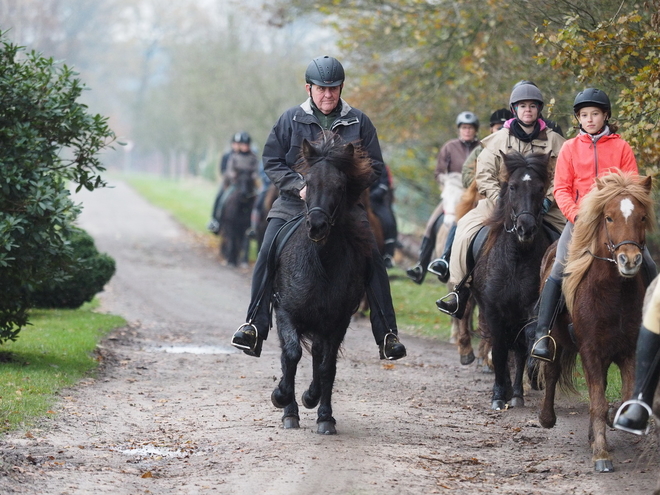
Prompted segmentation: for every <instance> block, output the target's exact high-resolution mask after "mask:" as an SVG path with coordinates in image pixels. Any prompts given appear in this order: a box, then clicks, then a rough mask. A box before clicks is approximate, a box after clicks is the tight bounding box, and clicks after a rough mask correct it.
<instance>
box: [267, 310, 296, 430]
mask: <svg viewBox="0 0 660 495" xmlns="http://www.w3.org/2000/svg"><path fill="white" fill-rule="evenodd" d="M277 324H278V334H279V337H280V347H281V349H282V356H281V358H280V362H281V365H282V378H281V379H280V383H279V384H278V386H277V387H276V388H275V390H273V393H272V394H271V397H270V398H271V401H272V402H273V405H274V406H275V407H277V408H280V409H282V408H284V416H283V418H282V421H283V422H284V426H285V428H298V419H299V418H298V404H297V403H296V401H295V381H296V371H297V369H298V363H299V362H300V358H301V357H302V347H301V345H300V339H299V337H298V334H297V333H296V331H295V328H294V327H293V325H292V324H291V323H290V321H288V318H286V317H283V316H281V315H278V319H277ZM287 418H293V419H291V420H287Z"/></svg>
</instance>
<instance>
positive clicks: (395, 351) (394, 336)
mask: <svg viewBox="0 0 660 495" xmlns="http://www.w3.org/2000/svg"><path fill="white" fill-rule="evenodd" d="M371 254H372V258H371V260H372V266H371V269H370V272H371V273H370V278H369V280H368V281H367V300H368V301H369V307H370V308H371V311H370V314H369V318H370V320H371V331H372V333H373V335H374V340H375V341H376V345H377V346H378V352H379V354H380V358H381V359H389V360H395V359H401V358H402V357H405V355H406V347H405V346H404V345H403V344H402V343H401V342H400V341H399V337H398V331H397V328H396V315H395V313H394V305H393V304H392V294H391V292H390V281H389V279H388V278H387V270H386V269H385V265H384V264H383V260H382V258H381V257H380V254H379V253H378V247H377V246H376V241H375V239H374V240H373V242H372V249H371Z"/></svg>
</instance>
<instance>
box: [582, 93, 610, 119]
mask: <svg viewBox="0 0 660 495" xmlns="http://www.w3.org/2000/svg"><path fill="white" fill-rule="evenodd" d="M583 107H598V108H600V109H601V110H602V111H603V112H605V113H606V114H607V118H608V119H609V118H610V116H611V115H612V105H611V104H610V99H609V98H608V96H607V94H606V93H605V91H601V90H600V89H596V88H587V89H585V90H584V91H580V92H579V93H578V94H577V96H576V97H575V101H574V102H573V113H574V114H575V115H576V116H577V114H578V112H579V111H580V109H581V108H583Z"/></svg>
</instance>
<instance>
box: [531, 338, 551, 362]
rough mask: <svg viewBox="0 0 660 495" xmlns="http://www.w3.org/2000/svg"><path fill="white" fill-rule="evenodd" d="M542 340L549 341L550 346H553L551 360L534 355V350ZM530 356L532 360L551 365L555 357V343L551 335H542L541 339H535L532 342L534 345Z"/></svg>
mask: <svg viewBox="0 0 660 495" xmlns="http://www.w3.org/2000/svg"><path fill="white" fill-rule="evenodd" d="M543 339H549V340H550V341H551V342H552V346H553V349H552V358H550V359H548V358H544V357H541V356H537V355H536V354H534V350H535V349H536V346H537V344H538V343H539V342H541V341H542V340H543ZM530 355H531V356H532V357H533V358H534V359H538V360H540V361H545V362H546V363H552V362H554V360H555V358H556V357H557V342H556V341H555V339H554V338H553V337H552V335H550V334H548V335H544V336H543V337H540V338H539V339H537V340H536V342H534V345H533V346H532V351H531V352H530Z"/></svg>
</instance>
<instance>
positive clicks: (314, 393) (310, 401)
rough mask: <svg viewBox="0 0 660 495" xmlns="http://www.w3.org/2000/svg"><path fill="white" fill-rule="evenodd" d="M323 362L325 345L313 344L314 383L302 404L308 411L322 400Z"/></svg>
mask: <svg viewBox="0 0 660 495" xmlns="http://www.w3.org/2000/svg"><path fill="white" fill-rule="evenodd" d="M322 360H323V343H322V342H319V341H316V342H314V343H313V344H312V382H311V383H310V384H309V388H308V389H307V390H305V392H304V393H303V395H302V403H303V406H305V407H306V408H307V409H313V408H315V407H316V406H317V405H318V403H319V400H320V399H321V383H320V369H321V362H322Z"/></svg>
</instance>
